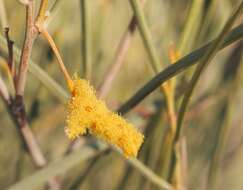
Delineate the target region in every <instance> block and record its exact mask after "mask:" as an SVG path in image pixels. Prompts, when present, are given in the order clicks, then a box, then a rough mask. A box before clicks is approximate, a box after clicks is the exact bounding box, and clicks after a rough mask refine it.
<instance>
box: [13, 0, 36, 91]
mask: <svg viewBox="0 0 243 190" xmlns="http://www.w3.org/2000/svg"><path fill="white" fill-rule="evenodd" d="M34 20H35V19H34V1H33V0H29V1H28V3H27V4H26V32H25V40H24V45H23V49H22V54H21V58H20V67H19V73H18V79H17V88H16V94H17V95H20V96H23V94H24V89H25V83H26V77H27V71H28V65H29V59H30V55H31V51H32V47H33V44H34V41H35V38H36V36H37V31H36V29H35V27H34Z"/></svg>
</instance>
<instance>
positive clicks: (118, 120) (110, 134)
mask: <svg viewBox="0 0 243 190" xmlns="http://www.w3.org/2000/svg"><path fill="white" fill-rule="evenodd" d="M70 90H71V93H72V96H71V98H70V99H69V101H68V103H67V118H66V128H65V132H66V134H67V136H68V137H69V138H70V139H75V138H77V137H79V136H80V135H84V134H85V133H87V132H89V133H91V134H93V135H95V136H96V137H98V138H100V139H102V140H104V141H106V142H108V143H110V144H113V145H116V146H117V147H119V148H120V149H121V150H122V151H123V152H124V154H125V156H127V157H130V156H134V157H136V156H137V152H138V150H139V148H140V146H141V144H142V142H143V135H142V134H141V133H139V132H138V131H137V130H136V129H135V128H134V126H133V125H132V124H131V123H128V122H127V121H126V120H125V119H124V118H122V117H121V116H119V115H118V114H117V113H114V112H112V111H110V110H109V109H108V108H107V106H106V104H105V103H104V102H103V101H102V100H99V99H98V98H97V97H96V92H95V90H94V88H93V87H92V86H91V85H90V84H89V82H88V81H87V80H83V79H78V78H75V79H74V80H73V81H72V88H71V89H70Z"/></svg>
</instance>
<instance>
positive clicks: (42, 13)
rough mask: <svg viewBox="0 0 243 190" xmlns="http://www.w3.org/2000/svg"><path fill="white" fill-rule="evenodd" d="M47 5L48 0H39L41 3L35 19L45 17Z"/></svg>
mask: <svg viewBox="0 0 243 190" xmlns="http://www.w3.org/2000/svg"><path fill="white" fill-rule="evenodd" d="M47 7H48V0H41V4H40V8H39V12H38V16H37V20H38V19H45V18H46V10H47Z"/></svg>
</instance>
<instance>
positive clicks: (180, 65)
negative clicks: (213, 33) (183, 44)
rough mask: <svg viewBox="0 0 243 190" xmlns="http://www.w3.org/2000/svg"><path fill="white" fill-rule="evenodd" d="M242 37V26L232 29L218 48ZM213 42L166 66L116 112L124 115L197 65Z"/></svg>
mask: <svg viewBox="0 0 243 190" xmlns="http://www.w3.org/2000/svg"><path fill="white" fill-rule="evenodd" d="M242 36H243V24H241V25H239V26H238V27H236V28H235V29H233V30H232V31H231V32H230V33H229V35H228V36H227V37H226V38H225V40H224V43H223V44H222V45H221V46H220V49H223V48H224V47H226V46H228V45H230V44H231V43H233V42H235V41H237V40H238V39H241V38H242ZM214 42H215V40H213V41H211V42H209V43H208V44H206V45H205V46H203V47H201V48H199V49H196V50H194V51H193V52H191V53H190V54H188V55H186V56H184V57H183V58H181V59H179V60H178V61H177V62H176V63H175V64H173V65H171V66H168V67H167V68H166V69H164V70H163V71H161V72H160V73H159V74H157V75H156V76H155V77H153V78H152V79H151V80H150V81H149V82H147V84H145V85H144V86H143V87H141V88H140V89H139V90H138V91H137V92H136V93H135V94H134V95H133V96H132V97H131V98H130V99H129V100H127V102H125V103H124V104H123V105H122V106H121V107H120V108H119V109H118V112H119V113H121V114H125V113H126V112H128V111H130V110H131V109H132V108H134V107H135V106H136V105H137V104H139V103H140V102H141V101H142V100H143V99H144V98H145V97H146V96H148V95H149V94H150V93H151V92H153V91H154V90H155V89H156V88H158V87H160V86H161V85H162V84H163V83H164V82H166V81H167V80H169V79H170V78H172V77H174V76H176V75H177V74H178V73H181V72H182V71H184V70H186V69H187V68H189V67H190V66H192V65H194V64H197V61H198V60H199V59H201V58H202V57H203V56H204V54H205V52H206V51H207V49H208V48H209V47H210V46H211V45H212V44H213V43H214Z"/></svg>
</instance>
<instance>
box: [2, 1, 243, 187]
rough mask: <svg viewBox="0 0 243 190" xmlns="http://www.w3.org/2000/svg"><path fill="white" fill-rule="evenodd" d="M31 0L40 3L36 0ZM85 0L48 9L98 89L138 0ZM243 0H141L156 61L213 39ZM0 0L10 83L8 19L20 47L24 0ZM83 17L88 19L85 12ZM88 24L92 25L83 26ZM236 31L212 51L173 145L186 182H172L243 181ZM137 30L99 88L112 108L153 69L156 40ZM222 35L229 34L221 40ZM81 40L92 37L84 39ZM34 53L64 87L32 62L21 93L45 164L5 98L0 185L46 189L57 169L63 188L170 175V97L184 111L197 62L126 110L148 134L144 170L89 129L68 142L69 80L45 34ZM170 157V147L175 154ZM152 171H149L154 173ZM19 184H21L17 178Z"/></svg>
mask: <svg viewBox="0 0 243 190" xmlns="http://www.w3.org/2000/svg"><path fill="white" fill-rule="evenodd" d="M35 3H36V8H37V7H38V6H39V3H40V1H35ZM86 3H87V7H86V9H85V10H86V11H87V12H86V15H85V16H86V17H84V14H83V13H84V12H82V10H84V7H82V6H81V5H80V4H82V0H80V1H77V0H76V1H75V0H69V1H64V0H56V1H55V0H50V1H49V9H50V18H51V19H50V22H49V24H48V31H49V33H50V34H51V35H52V37H53V38H54V40H55V42H56V44H57V46H58V48H59V50H60V52H61V55H62V57H63V60H64V62H65V64H66V66H67V68H68V70H69V71H70V73H78V74H79V75H81V76H83V73H84V69H83V68H84V62H87V63H88V70H89V71H90V75H89V76H88V77H89V79H90V81H91V83H92V85H94V86H95V88H96V89H100V86H101V84H102V83H103V82H104V78H105V77H106V76H107V74H106V73H107V70H109V69H110V66H111V65H112V64H114V63H115V55H116V51H117V46H118V44H119V42H120V40H121V38H122V36H123V34H124V32H125V31H126V30H127V28H128V24H129V23H130V20H131V18H132V17H133V9H132V7H131V4H130V3H129V1H124V0H123V1H121V0H120V1H119V0H89V1H86ZM240 3H242V2H241V1H240V0H220V1H219V0H218V1H217V0H211V1H210V0H180V1H176V0H151V1H147V2H145V5H144V9H143V10H144V15H145V21H146V23H145V24H146V26H147V27H148V29H149V33H150V34H152V35H151V41H150V42H151V44H152V45H153V48H154V49H155V52H156V59H157V62H158V61H159V62H160V63H159V64H160V66H161V67H160V68H159V71H162V70H163V69H164V68H167V67H168V66H170V65H171V64H172V63H171V62H174V61H175V60H173V56H172V55H175V54H179V56H178V57H177V59H179V58H183V57H184V56H186V55H187V54H189V53H190V52H193V51H194V50H195V49H197V48H200V47H202V46H203V45H205V44H206V43H207V42H209V41H211V40H212V39H215V38H216V37H217V36H218V35H219V33H220V32H221V31H222V28H223V27H224V25H225V23H226V22H227V20H228V19H229V18H230V15H231V14H232V13H233V11H234V10H235V9H236V8H237V6H238V5H239V4H240ZM0 4H1V6H0V7H1V9H0V18H1V19H0V21H1V40H0V76H1V78H2V79H3V80H4V82H5V83H6V85H7V87H8V89H9V91H10V92H11V91H13V88H12V86H11V82H10V80H9V76H8V74H7V71H6V61H7V59H6V58H7V56H6V48H7V46H6V42H5V39H4V35H5V34H4V27H5V26H9V28H10V32H9V35H10V37H11V39H12V40H13V41H14V44H15V45H16V46H17V47H22V44H23V40H24V32H25V8H24V6H23V4H21V3H20V2H19V1H17V0H12V1H7V0H0ZM4 7H5V8H4ZM4 9H5V12H6V18H4V15H5V14H4V12H3V11H4ZM241 12H242V11H241ZM84 19H85V20H86V21H87V23H86V24H84V23H83V22H82V20H84ZM241 24H242V16H239V18H238V19H237V20H236V22H235V24H234V26H235V27H237V26H240V25H241ZM85 27H86V28H85ZM87 27H88V28H87ZM84 29H88V31H87V33H86V32H85V30H84ZM141 30H142V29H141V28H140V31H141ZM238 31H239V33H240V34H239V35H238V37H237V38H235V39H233V40H231V43H230V44H228V46H227V47H226V48H224V49H223V50H221V51H219V52H218V53H217V55H216V57H214V58H213V59H212V60H211V62H210V65H209V66H208V67H207V69H206V70H205V72H204V73H203V74H202V76H201V78H200V81H199V83H198V85H197V86H196V89H195V91H194V94H193V96H192V99H191V102H190V105H189V108H188V109H187V112H186V115H185V120H184V126H183V131H182V133H183V135H181V136H182V138H181V139H180V141H179V142H180V143H179V145H178V146H179V148H177V149H179V152H180V153H179V155H180V156H181V157H180V158H179V159H178V160H179V162H177V164H175V165H176V166H178V165H180V167H181V169H182V172H181V173H180V172H179V173H180V174H181V176H180V177H179V181H180V184H181V187H176V188H178V189H189V190H191V189H198V190H201V189H202V190H203V189H210V188H211V189H213V188H215V189H222V190H229V189H230V190H241V189H242V188H243V181H242V170H243V166H242V159H243V146H242V145H243V140H242V139H243V120H242V111H243V110H242V107H243V101H242V98H241V97H242V95H243V94H242V93H243V89H242V85H241V82H242V77H241V73H242V72H243V70H242V66H241V64H240V63H242V51H243V42H242V36H243V27H242V26H241V28H239V30H238ZM141 33H142V32H139V30H137V29H136V30H135V32H134V35H133V36H132V38H131V43H130V46H129V47H128V48H127V52H126V53H125V54H124V60H123V61H122V66H121V67H120V68H119V69H118V72H117V74H116V76H115V78H114V80H113V83H112V84H111V85H110V87H111V88H110V90H109V92H108V93H107V94H105V95H103V96H102V98H103V99H105V101H106V102H107V104H108V105H109V107H110V108H111V109H113V110H116V109H117V108H119V107H120V106H121V105H122V104H123V103H124V102H126V101H127V100H128V99H129V98H130V97H131V96H133V95H134V94H135V93H136V92H137V90H139V89H140V88H142V87H143V85H144V84H146V83H147V82H148V81H150V80H151V79H152V78H153V77H154V76H155V74H154V71H153V69H152V67H151V62H154V61H153V56H152V59H151V52H150V51H151V47H148V45H146V40H144V34H143V33H142V35H141ZM84 34H86V35H84ZM225 39H226V37H225V36H223V40H225ZM85 40H86V41H85ZM144 42H145V43H144ZM233 42H235V43H233ZM84 43H88V46H85V49H84V48H83V47H84V46H83V44H84ZM86 45H87V44H86ZM19 49H21V48H19ZM208 49H209V48H207V50H208ZM85 50H86V51H85ZM87 51H88V53H87ZM16 56H17V53H16V51H14V57H15V60H16V64H18V62H19V58H18V57H16ZM85 56H88V61H87V59H84V57H85ZM201 57H202V56H200V58H201ZM86 58H87V57H86ZM31 60H32V61H33V63H35V64H36V65H38V66H39V67H40V68H41V69H42V70H43V71H44V72H45V73H46V74H47V76H49V77H51V79H53V80H54V81H56V82H57V83H58V84H59V85H60V87H61V88H63V89H64V90H63V89H60V88H57V89H56V88H55V87H56V86H55V84H53V83H51V82H50V81H49V80H48V79H49V78H47V79H46V78H45V77H43V75H42V74H41V73H40V71H39V70H38V68H36V67H35V66H33V65H31V66H30V69H29V70H30V72H29V74H28V78H27V84H26V90H25V95H24V100H25V108H26V112H27V117H28V121H29V125H30V128H31V130H32V131H33V133H34V135H35V137H36V140H37V141H38V143H39V145H40V148H41V150H42V152H43V154H44V156H45V157H46V159H47V161H48V163H50V164H47V166H45V167H44V170H43V169H42V170H40V168H38V167H36V164H35V163H34V162H33V160H32V158H31V156H30V155H29V153H28V151H27V150H26V147H25V146H23V143H22V138H21V137H20V135H19V133H20V132H19V130H18V127H16V125H15V122H13V121H12V119H11V117H10V115H9V112H8V110H7V109H6V105H5V104H4V102H3V101H0V168H1V172H0V189H7V188H10V187H12V188H13V189H14V188H15V189H43V187H44V185H45V183H46V181H47V179H48V178H51V177H54V176H55V179H56V180H57V181H58V183H59V185H60V186H61V187H60V189H85V190H86V189H87V190H88V189H96V190H97V189H106V190H108V189H120V190H121V189H161V186H158V183H156V182H155V181H156V179H157V178H156V177H157V176H154V175H153V174H156V175H158V176H160V177H162V178H163V179H165V178H167V177H166V175H165V174H164V172H165V171H166V169H164V168H165V167H166V166H165V165H166V164H164V163H166V161H164V160H165V159H166V156H165V155H169V154H170V150H169V148H168V149H166V148H165V147H169V145H170V144H171V142H170V140H168V139H167V138H170V137H168V134H170V132H171V131H170V127H171V125H173V121H171V115H170V114H168V102H170V101H172V102H173V103H174V104H175V105H174V106H173V107H174V109H175V110H174V111H175V112H176V113H175V114H176V115H178V113H179V108H180V105H181V101H182V98H183V93H185V91H187V89H188V86H189V85H188V84H189V81H190V78H191V76H192V75H193V73H194V71H195V67H194V66H192V67H190V68H187V69H186V70H184V71H183V72H182V73H181V74H178V75H176V77H175V78H174V79H173V81H171V80H170V81H169V82H170V83H168V81H167V83H165V84H167V85H168V84H169V86H170V88H169V90H168V89H167V93H168V91H169V95H168V94H167V95H166V90H162V91H160V90H155V91H153V93H151V94H150V95H149V96H148V97H147V98H145V99H143V100H142V101H141V102H140V103H139V105H138V106H137V107H135V108H134V109H132V110H131V111H130V112H129V113H128V114H126V115H125V117H126V118H127V119H128V120H129V121H131V122H132V123H133V124H134V125H135V126H136V127H138V128H139V130H141V131H143V133H144V135H145V142H144V144H143V146H142V148H141V150H140V153H139V156H138V159H139V160H140V161H141V162H142V163H143V164H144V165H146V166H147V167H148V168H150V169H151V170H149V171H147V170H146V169H144V168H143V165H141V162H138V163H140V165H139V164H138V163H137V162H136V160H135V161H134V160H127V159H126V158H124V157H123V156H122V155H120V154H119V153H117V152H116V151H104V150H103V148H102V147H103V144H102V143H101V142H100V141H97V139H95V138H93V137H91V136H86V137H82V138H81V140H80V141H78V142H75V143H73V146H72V149H70V143H71V142H70V140H68V139H67V137H66V136H65V134H64V126H65V101H66V98H67V92H66V87H65V86H66V85H65V81H64V79H63V75H62V74H61V72H60V70H59V68H58V66H57V64H56V62H57V61H56V58H55V56H54V54H53V52H52V50H51V48H50V47H49V45H48V43H47V42H46V40H45V39H44V38H43V37H41V36H40V37H38V38H37V41H36V42H35V44H34V47H33V51H32V54H31ZM151 60H152V61H151ZM199 62H200V61H199ZM195 63H197V62H195ZM30 64H32V63H30ZM4 65H5V66H4ZM90 65H92V66H90ZM175 65H176V64H175ZM45 76H46V75H45ZM86 76H87V75H86ZM165 84H164V85H165ZM164 88H165V87H164ZM58 89H59V90H60V91H58ZM172 92H173V93H172ZM98 93H99V91H98ZM170 93H172V94H170ZM164 95H165V96H164ZM166 97H167V98H166ZM168 97H169V98H168ZM171 97H172V99H170V98H171ZM166 105H167V106H166ZM123 108H124V107H123ZM222 131H223V132H222ZM169 136H170V135H169ZM171 138H172V137H171ZM166 139H167V140H166ZM173 139H174V138H172V140H173ZM221 145H222V146H221ZM172 146H174V144H173V143H172ZM175 147H176V146H174V149H176V148H175ZM218 147H220V148H218ZM174 149H173V150H174ZM67 150H69V151H68V153H67ZM173 150H172V152H171V154H173ZM215 155H216V156H215ZM217 155H218V157H217ZM177 156H178V155H177ZM171 159H173V155H172V156H171V157H170V158H169V160H171ZM212 160H214V162H213V161H212ZM178 163H180V164H178ZM163 165H164V166H163ZM167 165H168V166H169V164H167ZM141 167H142V169H141ZM210 168H211V169H210ZM170 170H171V169H170ZM38 171H42V173H38ZM151 171H153V173H152V174H151V173H149V172H151ZM215 173H216V174H215ZM150 174H151V175H150ZM48 176H49V177H48ZM29 177H32V178H29ZM46 178H47V179H46ZM151 178H152V181H151ZM155 178H156V179H155ZM176 179H177V180H178V178H176ZM210 179H211V180H212V181H211V182H210ZM158 180H159V179H158ZM168 180H169V177H168ZM18 182H20V183H18ZM21 182H22V183H21ZM169 183H172V184H173V180H172V181H171V180H169ZM178 183H179V182H178ZM214 183H216V184H217V185H216V187H215V186H214V185H212V184H214ZM14 184H16V185H15V186H13V185H14ZM156 184H157V185H156ZM21 185H22V186H21Z"/></svg>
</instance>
